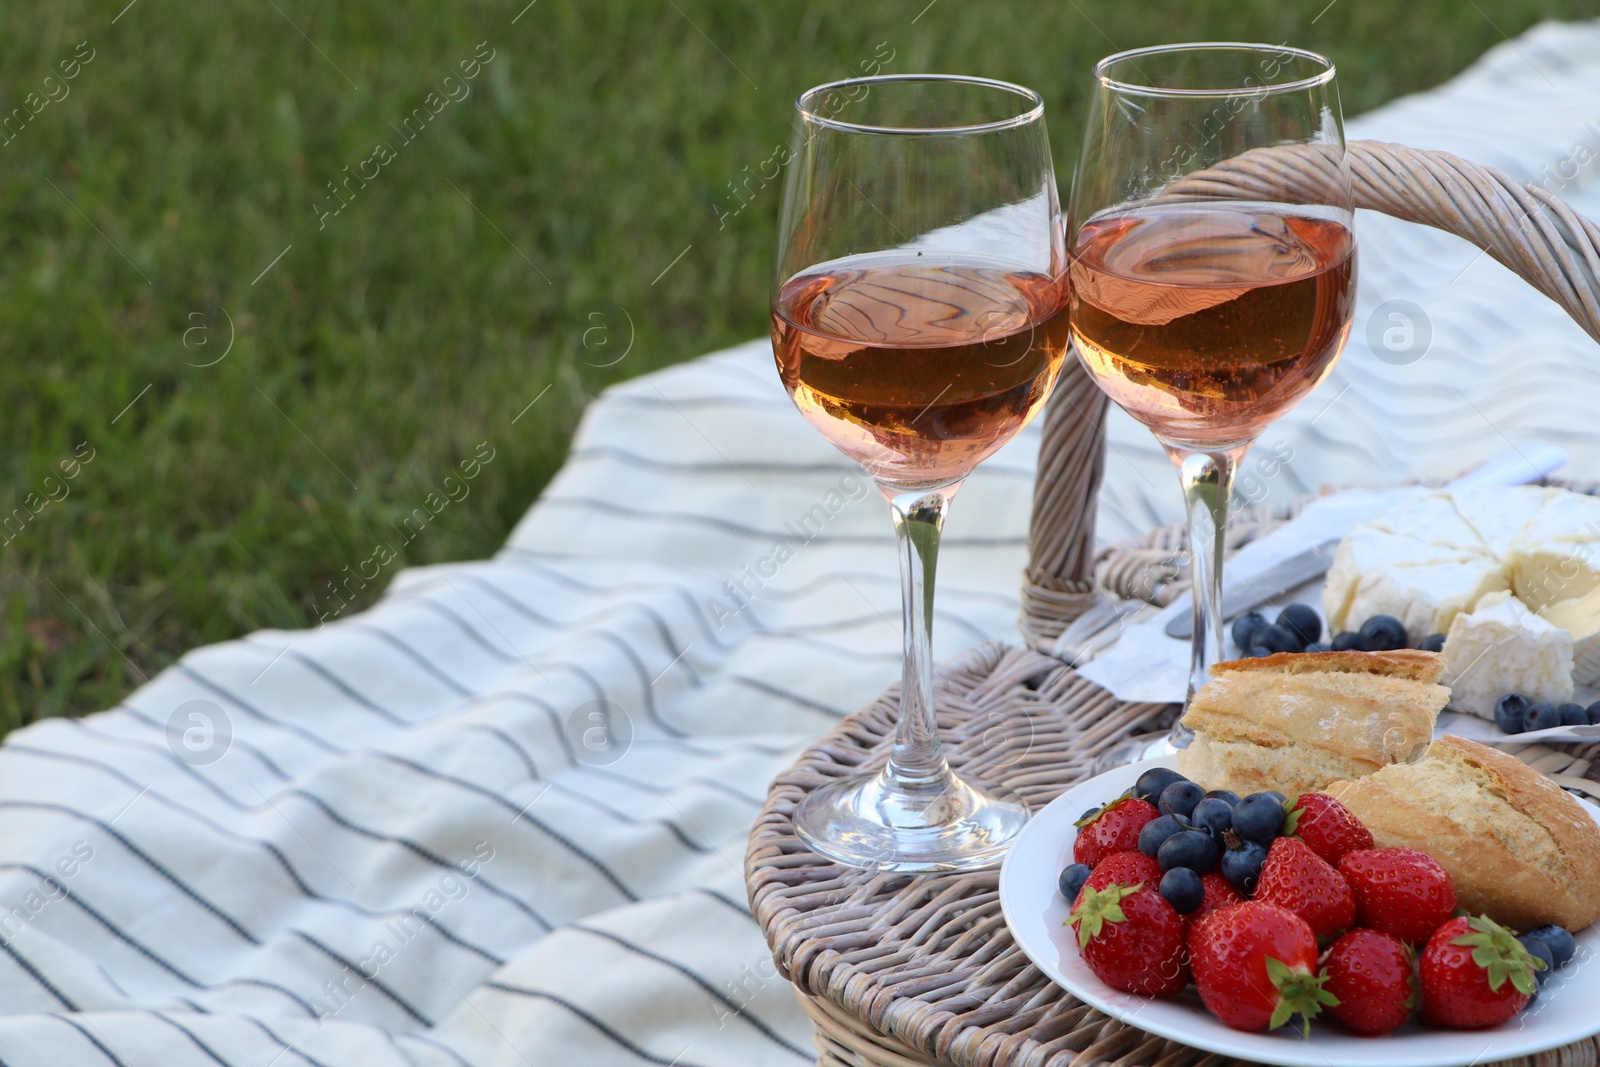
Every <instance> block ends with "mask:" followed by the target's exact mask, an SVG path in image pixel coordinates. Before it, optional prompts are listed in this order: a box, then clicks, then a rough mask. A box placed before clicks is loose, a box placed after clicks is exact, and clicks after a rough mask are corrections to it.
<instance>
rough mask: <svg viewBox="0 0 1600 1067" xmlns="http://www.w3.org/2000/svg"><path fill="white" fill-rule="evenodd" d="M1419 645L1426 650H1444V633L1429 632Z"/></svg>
mask: <svg viewBox="0 0 1600 1067" xmlns="http://www.w3.org/2000/svg"><path fill="white" fill-rule="evenodd" d="M1417 647H1418V648H1420V649H1422V651H1424V652H1443V651H1444V634H1429V635H1428V636H1427V637H1424V638H1423V639H1422V644H1420V645H1418V646H1417Z"/></svg>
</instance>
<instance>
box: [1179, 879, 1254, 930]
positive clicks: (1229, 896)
mask: <svg viewBox="0 0 1600 1067" xmlns="http://www.w3.org/2000/svg"><path fill="white" fill-rule="evenodd" d="M1200 884H1201V885H1202V886H1204V887H1205V890H1206V896H1205V899H1204V900H1203V901H1201V902H1200V907H1199V908H1198V909H1196V910H1195V911H1194V912H1192V913H1191V914H1188V915H1185V916H1184V917H1183V921H1184V922H1185V923H1186V924H1188V925H1190V926H1193V925H1194V924H1195V923H1196V922H1198V921H1199V920H1200V918H1201V916H1204V915H1209V914H1210V913H1211V912H1214V911H1219V910H1221V909H1222V908H1231V907H1232V906H1233V905H1235V904H1243V903H1244V897H1242V896H1240V895H1239V891H1238V890H1237V889H1235V888H1233V886H1232V885H1231V884H1230V883H1229V882H1228V880H1227V879H1226V878H1224V877H1222V872H1220V871H1211V872H1210V873H1208V874H1202V875H1201V876H1200Z"/></svg>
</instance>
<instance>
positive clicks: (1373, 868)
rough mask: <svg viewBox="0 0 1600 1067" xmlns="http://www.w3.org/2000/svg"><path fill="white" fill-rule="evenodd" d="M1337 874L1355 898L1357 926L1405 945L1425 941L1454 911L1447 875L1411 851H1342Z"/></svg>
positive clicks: (1424, 856)
mask: <svg viewBox="0 0 1600 1067" xmlns="http://www.w3.org/2000/svg"><path fill="white" fill-rule="evenodd" d="M1339 873H1341V874H1343V875H1344V877H1345V880H1346V881H1347V882H1349V883H1350V891H1351V893H1352V894H1354V896H1355V901H1356V923H1357V924H1358V925H1360V926H1366V927H1370V928H1371V929H1373V930H1380V931H1382V932H1383V933H1386V934H1390V935H1392V936H1394V937H1398V938H1399V939H1400V940H1402V941H1406V942H1410V943H1411V944H1421V943H1422V942H1424V941H1427V940H1428V939H1429V937H1430V936H1431V935H1432V934H1433V932H1434V931H1435V930H1437V929H1438V928H1439V925H1440V924H1441V923H1443V922H1444V921H1445V920H1446V919H1448V918H1450V914H1451V912H1453V911H1455V910H1456V890H1455V886H1454V885H1452V884H1451V882H1450V874H1449V872H1447V871H1446V870H1445V869H1444V868H1443V867H1441V866H1439V863H1438V861H1437V860H1435V859H1434V858H1433V857H1432V856H1430V855H1428V854H1427V853H1426V852H1419V851H1418V850H1417V849H1414V848H1367V849H1357V850H1355V851H1354V852H1346V853H1345V854H1344V855H1343V856H1342V857H1340V859H1339Z"/></svg>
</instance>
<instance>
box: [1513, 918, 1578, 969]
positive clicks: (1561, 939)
mask: <svg viewBox="0 0 1600 1067" xmlns="http://www.w3.org/2000/svg"><path fill="white" fill-rule="evenodd" d="M1525 936H1527V937H1532V938H1538V939H1539V940H1540V941H1543V942H1544V943H1545V944H1546V945H1548V946H1549V947H1550V956H1551V958H1552V959H1554V960H1555V965H1556V966H1557V967H1565V966H1566V965H1567V963H1568V962H1569V961H1570V960H1571V959H1572V957H1573V956H1575V955H1577V953H1578V942H1577V941H1575V940H1573V937H1572V934H1571V932H1570V931H1568V930H1567V928H1566V927H1564V926H1539V927H1535V928H1534V929H1532V930H1529V931H1528V932H1527V934H1526V935H1525Z"/></svg>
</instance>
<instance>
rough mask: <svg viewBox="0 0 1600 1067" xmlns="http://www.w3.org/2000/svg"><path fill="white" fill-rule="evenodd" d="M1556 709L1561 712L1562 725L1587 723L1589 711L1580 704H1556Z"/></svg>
mask: <svg viewBox="0 0 1600 1067" xmlns="http://www.w3.org/2000/svg"><path fill="white" fill-rule="evenodd" d="M1556 711H1558V712H1560V713H1561V725H1562V726H1588V725H1589V712H1588V710H1587V709H1585V708H1584V706H1583V705H1582V704H1573V703H1566V704H1557V705H1556Z"/></svg>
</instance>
